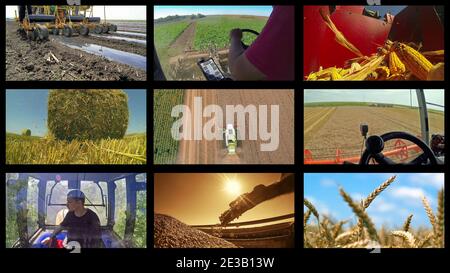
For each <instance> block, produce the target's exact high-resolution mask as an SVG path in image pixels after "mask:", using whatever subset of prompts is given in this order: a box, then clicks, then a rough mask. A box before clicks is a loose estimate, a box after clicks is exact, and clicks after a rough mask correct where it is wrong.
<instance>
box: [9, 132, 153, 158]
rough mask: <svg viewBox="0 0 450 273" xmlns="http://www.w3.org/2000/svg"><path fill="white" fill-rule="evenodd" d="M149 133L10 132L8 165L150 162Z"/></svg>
mask: <svg viewBox="0 0 450 273" xmlns="http://www.w3.org/2000/svg"><path fill="white" fill-rule="evenodd" d="M146 163H147V137H146V134H134V135H127V136H125V137H124V138H123V139H102V140H95V141H92V140H72V141H64V140H56V139H54V138H51V137H44V138H41V137H28V136H18V135H14V134H7V136H6V164H133V165H134V164H136V165H137V164H146Z"/></svg>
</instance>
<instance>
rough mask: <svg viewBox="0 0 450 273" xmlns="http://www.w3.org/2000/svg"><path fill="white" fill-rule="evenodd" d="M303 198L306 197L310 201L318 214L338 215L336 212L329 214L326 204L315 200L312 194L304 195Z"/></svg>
mask: <svg viewBox="0 0 450 273" xmlns="http://www.w3.org/2000/svg"><path fill="white" fill-rule="evenodd" d="M305 198H306V199H308V200H309V202H311V203H312V204H313V205H314V207H316V209H317V211H318V212H319V214H323V215H327V216H334V217H338V213H336V212H334V213H333V214H331V211H330V209H329V208H328V206H327V205H326V204H325V203H323V202H322V201H319V200H317V199H316V198H314V197H313V196H305Z"/></svg>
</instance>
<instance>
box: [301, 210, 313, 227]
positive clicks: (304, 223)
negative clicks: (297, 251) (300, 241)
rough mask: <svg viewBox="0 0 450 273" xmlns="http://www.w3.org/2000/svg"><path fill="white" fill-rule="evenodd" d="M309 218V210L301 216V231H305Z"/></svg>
mask: <svg viewBox="0 0 450 273" xmlns="http://www.w3.org/2000/svg"><path fill="white" fill-rule="evenodd" d="M309 217H311V210H310V209H308V211H306V213H305V215H304V216H303V231H304V232H305V231H306V225H307V224H308V220H309Z"/></svg>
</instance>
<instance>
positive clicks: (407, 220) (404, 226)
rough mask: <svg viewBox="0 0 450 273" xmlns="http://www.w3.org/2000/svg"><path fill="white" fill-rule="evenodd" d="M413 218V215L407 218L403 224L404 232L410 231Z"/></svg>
mask: <svg viewBox="0 0 450 273" xmlns="http://www.w3.org/2000/svg"><path fill="white" fill-rule="evenodd" d="M412 218H413V215H412V214H410V215H409V216H408V218H406V221H405V223H404V224H403V228H402V229H403V231H409V226H410V225H411V219H412Z"/></svg>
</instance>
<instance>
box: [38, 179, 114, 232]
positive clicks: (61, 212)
mask: <svg viewBox="0 0 450 273" xmlns="http://www.w3.org/2000/svg"><path fill="white" fill-rule="evenodd" d="M55 183H56V185H55ZM80 190H81V191H82V192H83V193H84V194H85V196H86V201H85V205H86V207H87V208H89V209H90V210H92V211H93V212H95V214H97V216H98V217H99V219H100V224H101V225H102V226H104V225H106V224H107V214H106V213H107V210H106V200H105V202H103V201H102V200H103V196H102V194H103V195H105V194H107V190H106V183H105V182H99V183H98V185H97V184H95V183H94V182H92V181H81V184H80ZM46 191H47V192H46V196H47V197H46V198H47V199H46V200H47V215H46V219H45V223H46V224H47V225H59V224H60V223H61V221H62V220H63V219H64V217H65V215H66V214H67V207H66V203H67V193H68V192H69V188H68V182H67V181H60V182H55V181H48V182H47V189H46ZM102 191H103V193H102Z"/></svg>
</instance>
